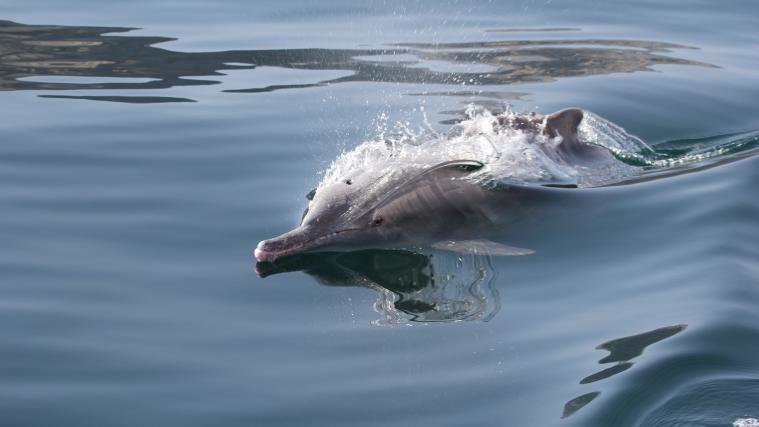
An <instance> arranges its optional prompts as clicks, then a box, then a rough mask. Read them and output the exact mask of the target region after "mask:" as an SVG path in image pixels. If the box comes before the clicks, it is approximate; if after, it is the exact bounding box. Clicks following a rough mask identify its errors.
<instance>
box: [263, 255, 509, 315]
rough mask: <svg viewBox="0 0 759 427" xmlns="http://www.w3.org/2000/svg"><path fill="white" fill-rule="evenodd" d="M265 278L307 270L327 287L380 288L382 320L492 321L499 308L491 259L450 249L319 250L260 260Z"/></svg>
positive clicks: (378, 289)
mask: <svg viewBox="0 0 759 427" xmlns="http://www.w3.org/2000/svg"><path fill="white" fill-rule="evenodd" d="M256 271H257V272H258V274H259V275H260V276H261V277H267V276H270V275H272V274H279V273H286V272H293V271H302V272H304V273H306V274H308V275H309V276H311V277H313V278H314V279H316V280H317V281H318V282H319V283H321V284H323V285H327V286H357V287H366V288H370V289H373V290H375V291H377V301H376V303H375V304H374V309H375V310H376V311H377V313H378V314H380V315H381V316H382V319H381V320H379V321H378V322H377V323H381V324H399V323H405V322H450V321H459V320H485V321H487V320H489V319H490V318H492V317H493V316H494V315H495V314H496V313H497V312H498V309H499V307H500V304H499V301H498V292H497V291H496V289H495V287H494V286H493V279H494V278H495V274H494V270H493V268H492V266H491V264H490V259H489V258H487V257H482V256H467V257H460V256H459V255H456V254H452V253H447V252H435V253H434V254H431V255H428V254H420V253H416V252H411V251H406V250H388V249H370V250H362V251H354V252H316V253H305V254H300V255H294V256H290V257H285V258H281V259H278V260H276V261H275V262H273V263H271V262H259V263H257V264H256Z"/></svg>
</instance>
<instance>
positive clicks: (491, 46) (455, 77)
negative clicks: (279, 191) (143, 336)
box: [0, 21, 712, 103]
mask: <svg viewBox="0 0 759 427" xmlns="http://www.w3.org/2000/svg"><path fill="white" fill-rule="evenodd" d="M130 30H132V28H124V27H77V26H61V25H25V24H19V23H15V22H11V21H0V90H73V89H98V90H122V89H166V88H171V87H177V86H194V85H211V84H218V83H220V79H216V78H214V76H223V75H224V73H223V72H222V71H223V70H236V69H255V68H256V67H261V66H270V67H283V68H290V69H299V70H347V71H351V74H350V75H348V76H344V77H339V78H336V79H329V80H320V81H314V82H313V83H306V84H303V83H302V82H301V83H299V84H278V85H269V86H262V87H249V88H241V89H231V90H226V91H225V92H238V93H257V92H270V91H275V90H280V89H295V88H307V87H313V86H320V85H326V84H333V83H342V82H396V83H428V84H456V85H462V84H465V85H501V84H514V83H527V82H545V81H551V80H554V79H557V78H561V77H576V76H588V75H596V74H609V73H621V72H634V71H642V70H650V69H651V67H652V66H655V65H661V64H679V65H691V66H708V67H711V66H712V65H709V64H705V63H701V62H695V61H690V60H686V59H681V58H676V57H673V56H671V55H668V54H667V53H669V52H671V51H672V50H673V49H684V48H688V47H687V46H682V45H677V44H671V43H661V42H655V41H640V40H596V39H555V40H512V41H494V42H480V43H448V44H395V45H388V48H384V49H281V50H276V49H274V50H235V51H219V52H176V51H171V50H168V49H163V48H160V47H156V46H154V45H156V44H159V43H163V42H168V41H172V40H175V39H172V38H168V37H153V36H123V35H110V34H109V33H123V32H127V31H130ZM548 30H550V29H546V31H548ZM483 68H486V69H485V70H483ZM62 76H66V77H70V78H80V79H81V78H85V79H83V80H84V81H72V79H65V78H63V79H61V77H62ZM198 76H201V77H198ZM44 77H56V78H55V79H48V81H45V79H44ZM103 77H109V78H120V79H128V80H129V81H127V80H123V81H93V80H92V78H103ZM88 79H90V80H88ZM135 79H138V81H134V80H135ZM471 92H472V91H471V90H468V91H464V92H463V93H462V94H463V95H468V94H470V93H471ZM453 93H454V94H456V92H453ZM522 95H524V94H523V93H518V92H502V93H498V92H492V91H491V92H488V93H487V95H486V96H487V97H495V98H500V99H503V98H514V97H519V96H522ZM44 96H45V97H48V98H50V97H57V98H76V99H89V100H102V101H115V102H131V103H147V102H187V101H192V100H190V99H187V98H181V97H164V96H161V97H151V96H139V97H134V99H132V98H131V97H128V96H64V95H44Z"/></svg>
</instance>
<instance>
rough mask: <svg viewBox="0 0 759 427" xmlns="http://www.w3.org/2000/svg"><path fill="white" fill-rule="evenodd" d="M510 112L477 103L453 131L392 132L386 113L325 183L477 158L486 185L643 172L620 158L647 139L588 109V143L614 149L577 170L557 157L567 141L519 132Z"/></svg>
mask: <svg viewBox="0 0 759 427" xmlns="http://www.w3.org/2000/svg"><path fill="white" fill-rule="evenodd" d="M515 116H517V114H515V113H513V112H512V111H510V110H507V111H506V112H504V113H501V114H499V115H495V114H493V113H491V112H490V111H489V110H487V109H486V108H484V107H481V106H475V105H470V106H469V107H468V108H467V110H466V119H465V120H463V121H462V122H460V123H458V124H456V125H454V126H453V127H452V128H451V129H450V130H449V131H448V132H446V133H438V132H435V131H434V130H432V128H431V127H430V126H429V125H426V126H425V127H424V128H421V129H419V130H413V129H411V127H410V126H409V124H408V123H397V124H396V125H395V129H394V132H393V133H392V135H388V132H387V125H386V117H380V118H379V119H378V120H377V122H378V123H379V124H380V126H379V129H378V132H377V134H378V135H377V137H375V138H374V139H371V140H369V141H365V142H363V143H361V144H359V145H358V146H357V147H355V148H354V149H352V150H350V151H347V152H344V153H343V154H341V155H340V156H339V157H338V158H337V159H335V160H334V161H333V162H332V164H331V165H330V166H329V168H328V169H327V170H326V172H325V173H324V177H323V179H322V181H321V183H320V184H319V187H323V186H325V185H329V184H334V183H337V182H340V181H344V180H345V179H346V177H350V176H353V175H356V174H361V175H362V176H364V178H365V179H366V182H371V183H373V185H374V186H382V185H384V184H386V183H388V182H391V181H392V180H393V178H394V177H396V176H398V174H404V173H407V172H409V170H423V169H425V168H428V167H430V166H433V165H436V164H438V163H442V162H446V161H452V160H475V161H478V162H481V163H483V164H484V165H485V167H484V168H482V169H481V170H479V171H478V172H477V173H475V174H473V175H472V176H471V179H474V180H477V181H478V182H482V183H484V184H497V183H503V182H507V183H515V184H562V185H577V186H580V187H586V186H597V185H601V184H604V183H610V182H614V181H619V180H621V179H622V178H624V177H628V176H631V175H634V174H635V173H637V171H638V168H635V167H632V166H629V165H627V164H625V163H623V162H621V161H619V160H617V159H615V158H614V156H617V157H624V156H625V155H627V156H639V155H641V154H639V153H641V151H645V150H650V147H648V146H647V145H646V144H645V143H644V142H643V141H641V140H640V139H638V138H636V137H634V136H632V135H629V134H627V133H626V132H624V130H623V129H621V128H619V127H618V126H616V125H613V124H612V123H610V122H608V121H606V120H604V119H602V118H600V117H598V116H596V115H595V114H592V113H589V112H586V113H585V119H584V120H583V122H582V123H581V126H580V132H579V135H580V138H581V141H583V142H586V143H590V144H595V145H600V146H603V147H605V148H607V149H608V150H609V151H610V153H609V159H608V162H606V163H605V164H602V165H598V164H596V165H594V167H593V168H583V167H574V166H572V165H569V164H566V163H563V162H561V161H560V160H557V156H551V155H550V154H551V152H552V151H553V150H555V148H556V147H557V146H558V144H559V143H560V142H561V139H560V138H550V137H548V136H546V135H544V134H543V133H542V129H538V131H537V132H535V131H529V130H518V129H514V128H511V127H508V126H503V125H500V124H499V118H502V119H503V118H510V117H515Z"/></svg>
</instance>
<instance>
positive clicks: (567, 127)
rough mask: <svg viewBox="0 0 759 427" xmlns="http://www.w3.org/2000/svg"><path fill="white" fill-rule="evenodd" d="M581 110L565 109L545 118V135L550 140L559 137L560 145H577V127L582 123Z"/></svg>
mask: <svg viewBox="0 0 759 427" xmlns="http://www.w3.org/2000/svg"><path fill="white" fill-rule="evenodd" d="M582 117H583V114H582V110H581V109H579V108H567V109H564V110H561V111H557V112H555V113H553V114H549V115H548V116H546V129H545V131H546V133H547V134H548V136H550V137H551V138H555V137H557V136H560V137H561V138H562V144H566V143H569V144H573V143H574V144H577V143H578V141H577V127H578V126H579V125H580V122H581V121H582Z"/></svg>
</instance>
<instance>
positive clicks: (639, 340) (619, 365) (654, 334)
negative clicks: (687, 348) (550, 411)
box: [561, 325, 686, 418]
mask: <svg viewBox="0 0 759 427" xmlns="http://www.w3.org/2000/svg"><path fill="white" fill-rule="evenodd" d="M685 328H686V325H674V326H666V327H663V328H659V329H655V330H653V331H648V332H644V333H642V334H638V335H632V336H629V337H623V338H617V339H614V340H611V341H607V342H605V343H603V344H600V345H598V347H596V349H598V350H606V351H608V352H609V355H607V356H606V357H604V358H602V359H601V360H599V361H598V363H600V364H606V363H615V362H616V365H613V366H611V367H609V368H606V369H603V370H601V371H598V372H596V373H594V374H591V375H588V376H587V377H585V378H583V379H582V380H580V384H589V383H593V382H596V381H600V380H603V379H606V378H609V377H611V376H614V375H617V374H619V373H622V372H624V371H626V370H628V369H630V368H631V367H632V365H633V364H632V362H630V360H632V359H634V358H636V357H638V356H640V355H641V354H643V350H645V349H646V347H648V346H650V345H651V344H655V343H657V342H659V341H663V340H665V339H667V338H669V337H672V336H674V335H676V334H678V333H680V332H682V331H683V330H685ZM600 394H601V392H600V391H594V392H591V393H586V394H583V395H582V396H578V397H575V398H574V399H571V400H570V401H569V402H567V403H566V404H565V405H564V411H563V413H562V416H561V417H562V418H566V417H568V416H570V415H572V414H574V413H575V412H577V411H579V410H580V409H582V408H583V407H584V406H585V405H587V404H589V403H590V402H592V401H593V399H595V398H596V397H598V396H599V395H600Z"/></svg>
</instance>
